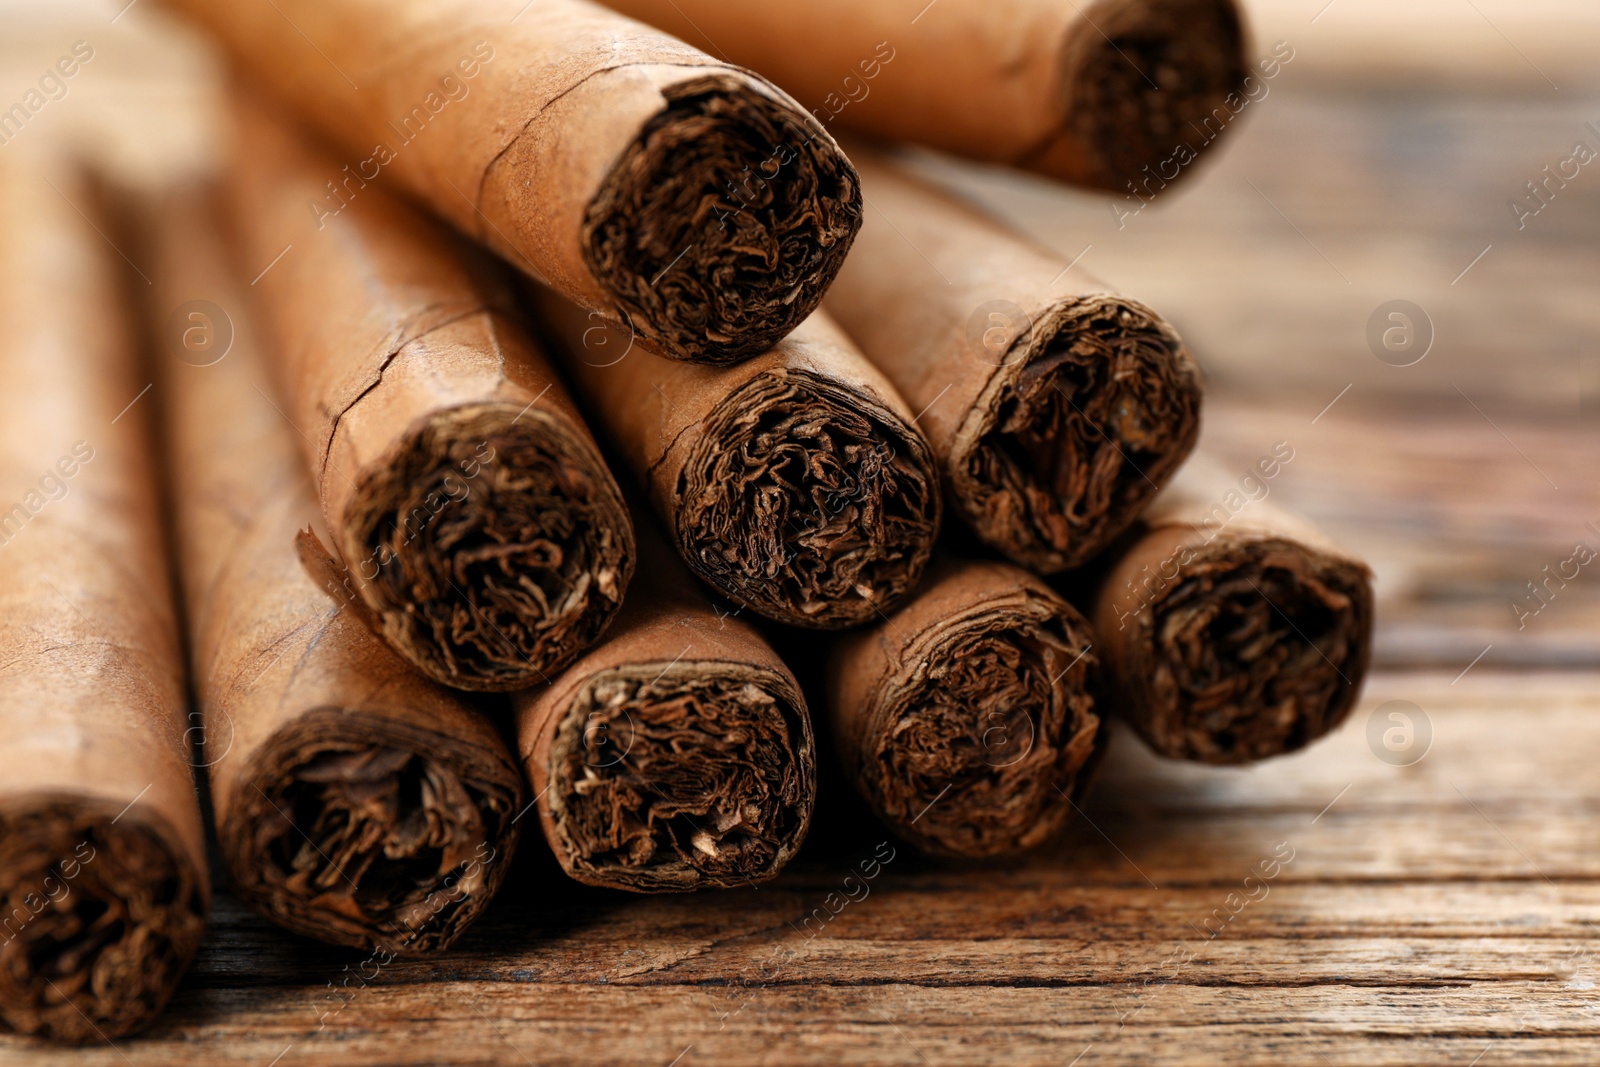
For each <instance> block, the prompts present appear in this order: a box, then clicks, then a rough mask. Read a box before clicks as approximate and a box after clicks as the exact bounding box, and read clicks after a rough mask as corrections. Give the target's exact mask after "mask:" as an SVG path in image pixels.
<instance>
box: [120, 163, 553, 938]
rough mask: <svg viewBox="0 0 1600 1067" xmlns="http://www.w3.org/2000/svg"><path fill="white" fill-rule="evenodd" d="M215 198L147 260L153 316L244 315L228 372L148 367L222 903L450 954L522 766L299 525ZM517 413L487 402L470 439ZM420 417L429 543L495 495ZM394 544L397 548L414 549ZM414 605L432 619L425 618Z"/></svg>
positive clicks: (493, 853)
mask: <svg viewBox="0 0 1600 1067" xmlns="http://www.w3.org/2000/svg"><path fill="white" fill-rule="evenodd" d="M206 206H207V202H206V199H205V197H204V196H203V195H201V194H199V193H198V192H196V191H194V190H184V189H179V190H174V191H173V192H172V193H170V194H169V195H167V196H165V197H164V198H163V199H162V200H161V202H160V203H159V204H155V205H151V207H150V210H149V211H148V212H147V213H146V215H147V217H146V218H145V220H144V221H145V223H146V226H145V230H146V233H147V235H148V239H149V243H150V245H151V248H150V250H149V254H148V255H147V256H145V257H143V258H144V259H145V261H146V262H148V263H150V265H151V274H152V275H153V281H154V290H153V297H152V303H153V304H154V306H156V307H158V308H163V309H165V308H169V307H172V306H173V305H174V304H175V303H177V302H178V300H179V298H180V297H189V298H193V297H196V296H204V297H205V298H206V299H207V300H209V301H210V302H211V303H212V304H213V305H214V306H217V307H228V308H233V309H234V311H233V318H234V325H235V327H236V336H235V343H234V345H233V347H232V350H231V351H230V353H229V355H228V358H227V359H226V360H224V361H221V362H219V363H217V364H216V365H214V366H205V367H196V366H193V365H190V364H188V363H186V362H183V361H180V360H175V359H163V360H161V361H160V362H159V364H158V365H157V368H156V370H157V373H158V375H160V376H159V377H158V379H157V381H158V383H159V385H158V388H159V390H160V393H161V395H162V397H163V400H164V403H165V405H166V407H165V415H166V417H165V418H164V419H163V420H162V425H163V430H164V431H165V434H166V438H167V447H168V460H169V469H170V470H171V473H172V486H173V504H174V508H173V511H174V517H175V520H176V522H175V527H176V530H175V532H176V535H177V536H176V542H177V544H176V552H175V557H176V559H177V561H178V563H179V565H180V571H181V575H182V578H183V584H184V590H185V593H186V595H187V604H188V621H189V630H190V651H191V655H192V661H193V671H192V679H193V684H194V689H195V695H196V697H197V702H198V705H199V709H198V717H199V719H200V724H199V726H198V727H192V728H191V733H193V732H198V733H199V738H200V741H201V746H200V749H201V755H202V757H203V758H202V761H201V762H202V765H203V766H204V767H205V768H206V773H207V777H208V778H209V780H210V795H211V801H212V809H213V815H214V820H215V825H216V828H217V834H216V837H217V844H218V849H219V851H220V852H221V855H222V859H223V862H224V863H225V864H226V866H227V870H228V875H229V882H230V885H231V888H232V891H233V893H234V895H235V896H236V897H238V898H239V899H240V900H242V901H244V902H245V903H247V904H249V905H250V906H251V907H253V908H254V909H255V910H256V911H258V912H260V913H261V914H263V915H265V916H266V917H267V918H269V919H271V920H273V921H274V922H277V923H279V924H281V925H283V926H285V927H287V928H289V929H291V930H293V931H295V932H296V933H300V934H304V935H307V936H309V937H315V938H318V939H320V940H323V941H327V942H331V943H334V944H339V945H349V946H354V947H359V948H365V949H381V950H386V951H388V952H390V953H392V954H409V955H416V954H421V953H426V952H430V951H434V950H438V949H442V948H444V947H446V946H448V945H449V944H450V942H451V941H453V940H454V939H455V938H456V937H457V936H458V935H459V934H460V933H461V932H462V930H463V929H464V928H465V927H466V925H467V924H468V923H470V922H471V921H472V919H473V917H474V916H476V915H477V914H478V913H480V912H481V911H482V910H483V908H484V906H485V904H486V903H487V901H488V899H489V897H490V896H491V895H492V894H493V893H494V890H495V888H496V887H497V886H498V885H499V884H500V881H501V879H502V878H503V876H504V873H505V871H506V868H507V866H508V864H509V860H510V856H511V853H512V852H513V850H514V849H515V846H516V841H517V837H518V827H517V825H516V823H515V814H516V812H518V811H520V810H522V808H523V805H524V803H525V801H524V798H523V788H522V780H521V775H520V774H519V773H518V768H517V766H516V764H515V762H514V761H513V759H512V756H511V753H510V752H509V751H508V750H507V748H506V744H505V741H504V740H503V739H502V738H501V736H500V735H499V734H498V733H497V731H496V728H495V726H494V724H492V723H491V722H489V721H487V720H486V718H485V716H484V715H483V714H482V711H481V709H479V708H477V707H474V706H473V705H470V704H468V703H467V702H466V701H465V700H464V699H463V698H462V697H461V695H460V694H458V693H454V692H451V691H448V690H446V689H444V688H443V687H441V686H439V685H437V684H435V683H433V682H431V681H429V680H428V679H426V678H424V677H423V676H422V675H421V674H420V673H419V672H417V671H415V670H413V669H411V667H409V666H408V665H407V664H406V662H405V661H403V660H402V659H401V658H400V657H399V656H398V655H396V654H395V653H394V651H392V650H391V648H390V647H389V646H388V645H386V644H385V643H384V642H383V641H380V640H379V639H378V638H377V637H375V636H373V633H372V631H373V630H374V629H378V628H379V626H378V625H377V620H376V619H375V617H373V616H372V615H370V614H369V613H368V611H367V605H366V602H365V601H364V600H363V598H362V597H361V596H360V595H359V594H358V591H357V587H356V584H355V583H356V575H354V574H353V573H352V572H351V571H347V570H345V569H344V568H343V567H342V566H339V565H337V564H336V563H335V562H334V561H333V559H332V558H331V557H330V555H329V554H328V552H327V550H326V549H325V548H324V547H323V545H322V543H321V542H320V540H319V539H318V538H317V536H316V534H314V533H313V532H312V531H310V530H308V529H303V528H302V527H301V524H302V523H303V522H304V521H305V517H306V516H307V515H308V514H310V513H312V512H314V511H315V510H316V498H315V495H314V493H313V492H312V487H311V484H310V480H309V478H308V477H307V475H306V471H305V464H304V460H303V458H302V456H301V455H300V453H299V451H298V450H297V448H296V434H295V432H294V430H293V428H292V427H291V425H290V423H289V422H288V420H286V419H285V418H284V417H283V415H282V414H281V413H280V411H279V409H278V407H277V405H276V404H274V403H272V402H271V401H269V400H267V399H266V394H265V391H264V389H263V387H262V379H263V377H264V374H263V372H264V371H265V369H266V368H265V366H264V365H263V364H264V360H263V353H262V351H261V346H260V343H259V342H258V341H257V339H256V332H255V330H254V329H253V323H252V322H251V321H250V317H249V316H248V314H247V309H248V304H247V303H246V302H245V300H244V297H243V295H242V292H241V289H242V288H243V283H242V281H240V280H239V279H238V278H235V277H232V276H230V273H229V270H228V266H227V261H226V257H225V253H224V249H223V248H222V246H221V245H220V243H219V240H218V236H217V234H216V232H215V230H214V229H213V228H212V226H213V224H212V222H211V219H210V217H209V216H208V214H207V212H206V211H205V210H204V208H205V207H206ZM391 367H392V365H391ZM512 414H515V412H513V413H511V414H507V415H504V416H501V415H499V414H498V413H497V408H496V407H494V406H489V407H488V409H487V411H482V412H480V413H479V418H480V422H479V423H476V424H475V423H472V422H468V423H467V424H466V426H465V427H464V430H465V432H467V433H468V434H469V435H470V434H472V433H473V432H474V431H475V430H477V429H485V430H487V429H488V427H487V426H486V425H484V424H485V423H491V424H492V423H494V420H497V419H498V420H501V421H512ZM422 425H423V427H424V430H423V431H421V432H420V433H419V435H418V436H420V437H422V438H423V439H424V447H423V452H424V453H427V454H431V452H432V451H433V449H431V448H430V447H428V446H431V445H437V451H438V452H440V453H442V454H444V457H445V458H444V462H445V463H447V464H450V469H451V470H453V471H454V478H455V482H454V483H453V484H454V487H455V488H456V489H457V490H458V492H457V493H456V494H455V497H453V498H450V499H448V500H446V501H445V503H446V505H447V508H440V509H438V510H437V511H434V510H424V511H423V512H422V513H421V515H420V516H418V517H417V519H416V521H415V522H413V523H410V524H408V528H407V533H408V535H415V538H414V540H413V541H412V544H414V545H425V546H428V547H430V548H431V547H433V546H434V541H432V540H430V539H429V538H430V537H431V538H437V537H439V536H440V531H441V530H443V529H444V528H445V526H446V525H447V524H448V523H450V522H451V521H458V522H459V521H461V516H459V515H454V514H452V513H451V512H450V511H449V510H448V508H455V507H461V506H463V505H464V504H465V503H466V502H467V500H469V499H471V498H470V497H469V496H464V495H463V492H462V491H461V490H464V489H465V487H467V486H471V487H473V488H472V492H473V493H476V494H477V496H478V500H479V502H480V504H482V503H485V502H487V503H488V504H490V505H493V504H495V503H500V502H501V501H500V500H499V498H498V497H497V496H496V495H495V492H494V491H492V490H490V489H489V488H488V486H489V485H490V484H491V481H492V477H493V476H492V474H491V470H492V468H493V467H495V466H498V465H500V464H497V463H492V462H490V461H489V459H488V456H489V455H490V453H489V452H488V451H487V450H488V449H489V448H490V447H491V446H490V445H489V444H484V448H485V450H486V451H485V453H484V454H483V455H476V454H474V458H473V462H472V463H469V464H467V465H466V466H462V465H460V464H459V463H457V462H456V459H457V454H456V453H455V452H453V451H451V449H450V448H449V447H448V446H447V445H446V444H441V443H438V442H433V441H430V440H428V437H427V435H428V433H429V432H430V431H431V430H432V429H433V427H434V426H435V424H434V423H433V422H431V421H429V420H428V419H426V418H424V419H423V420H422ZM518 425H519V426H535V425H537V422H536V420H534V419H533V418H524V419H523V420H522V422H521V423H519V424H518ZM487 436H488V440H489V441H491V442H492V447H494V448H497V449H498V450H499V453H500V455H498V456H497V457H496V458H497V459H498V460H500V461H501V462H502V463H504V464H509V463H512V462H516V461H517V460H518V458H519V455H520V454H519V452H518V451H517V448H516V447H515V446H514V445H513V444H512V443H510V442H509V441H508V440H507V436H508V435H507V434H505V433H503V432H501V433H489V434H488V435H487ZM444 438H445V441H446V442H448V441H450V440H452V438H451V436H450V430H449V429H448V428H446V430H445V431H444ZM471 439H472V440H474V441H480V442H481V440H482V439H479V438H476V437H472V438H471ZM384 469H388V468H384ZM415 473H416V475H417V477H416V481H415V484H414V485H412V486H411V489H412V491H413V492H414V493H415V497H414V498H413V499H416V500H421V501H424V502H426V500H427V497H428V496H429V495H430V494H431V493H432V492H434V491H435V490H436V488H437V486H438V484H439V483H438V481H437V480H430V479H429V477H428V471H427V470H425V469H418V470H416V472H415ZM541 474H542V472H535V474H533V475H531V476H532V477H538V476H540V475H541ZM424 506H426V503H424ZM400 514H405V512H403V511H402V512H401V513H400ZM484 526H485V527H486V528H488V529H489V530H490V531H491V532H498V531H497V530H496V528H495V527H494V525H493V524H492V523H485V524H484ZM389 547H390V548H391V551H392V552H393V553H394V555H396V556H398V555H400V554H401V550H402V548H403V547H404V546H402V545H393V544H392V545H390V546H389ZM367 558H368V559H374V558H375V557H372V556H368V557H367ZM385 558H386V560H387V562H386V563H385V565H384V568H383V569H384V570H386V571H389V572H406V573H409V572H408V571H406V567H407V566H408V565H409V564H408V563H407V562H403V561H398V560H396V559H394V558H389V557H385ZM455 580H456V581H457V582H462V581H465V579H462V578H460V577H459V576H458V577H456V579H455ZM330 595H331V596H332V597H333V599H334V600H335V601H336V602H337V605H338V606H337V607H336V606H334V605H332V604H329V602H328V597H329V596H330ZM452 595H454V594H453V593H452ZM419 614H420V615H421V616H422V617H423V618H427V617H428V614H427V609H426V607H424V608H422V609H421V610H420V611H419Z"/></svg>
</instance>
